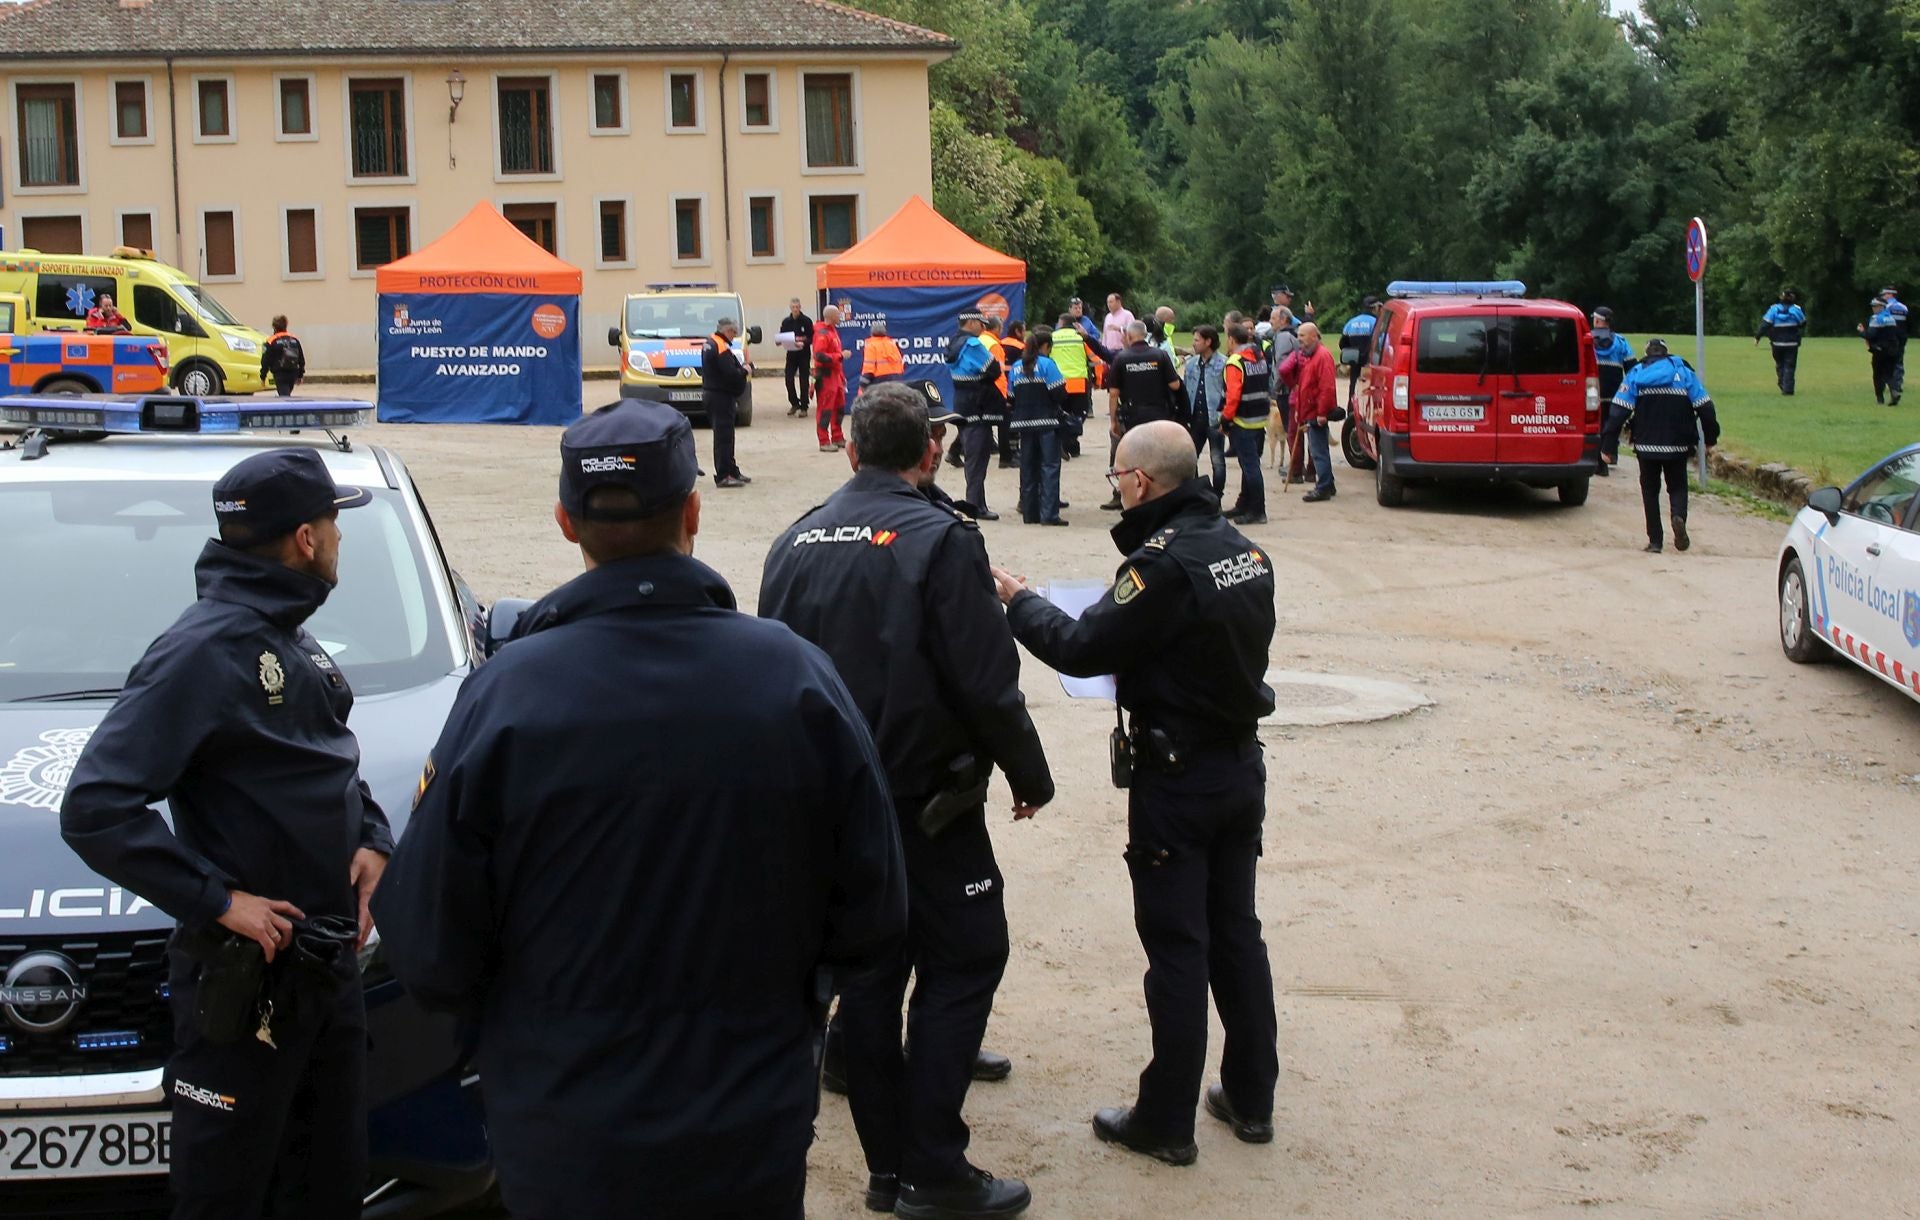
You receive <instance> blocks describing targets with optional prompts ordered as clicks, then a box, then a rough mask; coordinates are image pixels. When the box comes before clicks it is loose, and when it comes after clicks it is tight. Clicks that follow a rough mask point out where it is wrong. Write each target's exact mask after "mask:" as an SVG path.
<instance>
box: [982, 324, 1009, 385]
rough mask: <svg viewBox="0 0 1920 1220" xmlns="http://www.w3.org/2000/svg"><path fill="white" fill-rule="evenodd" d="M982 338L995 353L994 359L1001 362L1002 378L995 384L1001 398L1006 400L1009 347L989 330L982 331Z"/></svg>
mask: <svg viewBox="0 0 1920 1220" xmlns="http://www.w3.org/2000/svg"><path fill="white" fill-rule="evenodd" d="M980 338H981V339H982V340H984V341H985V342H986V345H987V347H988V349H989V350H991V351H992V352H993V358H994V359H995V360H998V361H999V362H1000V376H999V378H998V379H996V380H995V381H994V383H993V384H994V385H995V386H997V387H999V390H1000V397H1001V398H1005V397H1006V396H1007V345H1006V344H1004V343H1002V342H1001V341H1000V336H999V335H996V334H994V333H993V332H992V331H989V330H983V331H981V332H980Z"/></svg>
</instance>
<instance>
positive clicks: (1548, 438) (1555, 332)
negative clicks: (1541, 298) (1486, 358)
mask: <svg viewBox="0 0 1920 1220" xmlns="http://www.w3.org/2000/svg"><path fill="white" fill-rule="evenodd" d="M1499 313H1500V314H1501V315H1502V316H1501V319H1500V341H1499V346H1500V348H1501V350H1500V351H1499V352H1497V353H1496V354H1495V364H1496V365H1497V366H1498V368H1499V370H1500V372H1499V376H1498V377H1497V378H1495V379H1494V381H1495V382H1497V388H1496V389H1495V392H1494V397H1493V419H1494V460H1495V461H1497V462H1498V463H1500V464H1501V465H1502V466H1552V465H1562V464H1565V465H1573V464H1576V463H1578V462H1579V461H1580V460H1581V453H1582V448H1583V446H1584V444H1585V442H1586V434H1587V432H1588V430H1589V424H1590V423H1591V425H1592V426H1594V427H1597V426H1598V424H1599V419H1598V416H1597V415H1596V416H1595V417H1594V419H1592V420H1591V421H1589V419H1588V418H1587V389H1586V379H1587V377H1588V376H1589V375H1591V371H1590V370H1588V369H1586V368H1584V367H1583V365H1582V356H1583V355H1584V354H1585V353H1586V352H1588V351H1590V350H1591V348H1592V345H1591V344H1589V343H1585V342H1583V338H1584V336H1583V334H1582V331H1583V329H1584V328H1583V327H1582V325H1581V322H1580V319H1579V318H1577V317H1574V316H1573V315H1571V314H1564V315H1563V314H1559V313H1550V314H1549V313H1539V312H1533V311H1530V310H1528V309H1526V308H1525V307H1508V308H1504V309H1501V310H1499Z"/></svg>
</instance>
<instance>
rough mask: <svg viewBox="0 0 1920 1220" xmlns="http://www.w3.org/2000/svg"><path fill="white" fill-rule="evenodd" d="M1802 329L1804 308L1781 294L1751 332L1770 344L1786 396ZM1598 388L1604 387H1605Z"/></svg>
mask: <svg viewBox="0 0 1920 1220" xmlns="http://www.w3.org/2000/svg"><path fill="white" fill-rule="evenodd" d="M1806 330H1807V311H1806V310H1804V309H1802V308H1800V307H1799V306H1798V305H1796V304H1794V303H1793V302H1792V301H1791V300H1789V299H1788V298H1787V297H1781V298H1780V299H1779V300H1778V301H1776V302H1774V303H1773V304H1772V305H1769V306H1767V312H1766V313H1765V314H1763V315H1762V316H1761V318H1760V329H1759V330H1757V331H1755V332H1754V335H1753V337H1754V338H1755V339H1765V340H1767V341H1768V342H1769V343H1771V344H1772V345H1773V379H1774V381H1775V382H1776V383H1777V384H1778V385H1779V387H1780V392H1781V393H1782V394H1784V395H1786V396H1787V397H1789V398H1791V397H1793V380H1794V373H1795V370H1796V369H1797V368H1798V366H1799V364H1800V340H1801V336H1803V335H1804V334H1805V333H1806ZM1601 389H1602V390H1603V391H1604V390H1605V389H1606V387H1605V386H1602V387H1601Z"/></svg>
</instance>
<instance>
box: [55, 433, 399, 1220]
mask: <svg viewBox="0 0 1920 1220" xmlns="http://www.w3.org/2000/svg"><path fill="white" fill-rule="evenodd" d="M370 498H371V497H370V494H369V493H368V492H367V491H365V490H362V489H359V488H351V487H336V486H335V485H334V482H333V478H332V476H331V475H329V474H328V473H327V467H326V463H325V461H324V460H322V458H321V457H320V455H319V454H318V453H316V452H314V451H313V450H311V449H278V450H273V451H271V452H267V453H259V454H255V455H254V456H252V457H250V458H247V459H246V460H245V461H242V462H240V463H239V464H238V465H236V466H235V467H234V468H233V469H232V470H230V471H228V472H227V473H226V474H225V475H224V476H222V477H221V479H220V480H219V482H217V483H215V484H214V488H213V507H214V515H215V519H216V520H217V521H218V522H219V528H220V537H219V539H218V540H217V541H209V542H208V543H207V545H206V547H205V549H204V550H202V551H201V553H200V559H199V561H198V563H196V564H195V566H194V576H195V579H196V582H197V583H198V586H199V599H198V600H197V601H195V602H194V603H193V605H191V606H189V607H187V609H186V610H185V612H183V613H182V614H181V615H180V617H179V619H178V620H177V621H175V623H174V624H173V626H171V627H169V628H168V629H167V630H166V632H165V633H163V634H162V635H161V636H160V638H159V639H157V640H155V641H154V642H153V644H152V645H151V646H149V647H148V649H147V652H146V655H145V656H143V657H141V659H140V661H139V663H138V664H136V665H135V666H134V667H133V671H132V672H131V673H129V674H128V675H127V682H126V686H125V688H124V689H123V690H122V691H121V693H120V698H119V699H118V700H117V701H116V702H115V703H114V705H113V708H112V710H111V711H109V712H108V713H107V715H106V718H105V719H104V720H103V721H101V723H100V727H99V728H98V729H97V730H96V731H95V732H94V735H93V737H92V739H91V740H90V741H89V742H88V743H87V746H86V749H85V750H84V751H83V752H82V753H81V756H80V758H79V760H78V761H77V762H76V763H75V764H74V769H73V776H72V780H71V782H70V783H69V785H68V787H67V795H66V801H65V804H64V805H63V806H62V808H61V811H60V831H61V834H62V836H63V837H64V838H65V839H66V841H67V843H68V844H69V845H70V846H72V848H73V849H74V851H76V852H78V853H79V855H80V858H81V859H83V860H85V861H86V862H87V864H88V866H89V867H91V868H92V869H93V870H94V871H96V872H98V873H100V874H101V875H102V876H104V877H106V878H108V879H109V880H111V881H113V882H114V883H115V884H117V885H120V886H124V887H125V888H126V889H128V890H130V891H132V892H134V893H137V894H139V895H141V896H142V897H143V898H146V899H147V900H148V901H150V902H152V903H153V904H154V905H155V906H157V907H159V908H160V909H161V910H163V911H165V912H166V913H167V914H169V915H171V916H173V917H174V919H176V920H178V921H179V928H178V930H177V932H176V933H175V936H174V941H173V945H172V947H171V949H170V950H169V954H168V957H169V972H168V979H169V988H170V990H169V995H170V999H171V1004H172V1008H173V1018H174V1053H173V1056H172V1058H171V1059H170V1060H169V1061H168V1064H167V1088H168V1091H169V1093H170V1094H171V1096H170V1099H169V1100H170V1101H171V1102H172V1103H173V1149H172V1187H173V1193H174V1200H175V1202H174V1212H173V1214H174V1216H175V1217H208V1218H213V1217H218V1218H219V1220H231V1218H232V1217H246V1216H300V1217H315V1218H323V1220H324V1218H332V1220H340V1218H345V1217H352V1216H358V1215H359V1214H360V1200H361V1194H362V1191H363V1189H364V1187H365V1185H366V1171H367V1145H366V1139H367V1126H366V1050H367V1032H366V1012H365V1010H364V1008H363V1005H362V999H361V990H360V984H359V971H358V966H357V963H356V961H355V958H354V953H355V950H357V949H358V948H359V947H360V946H361V945H363V944H364V943H365V940H366V936H367V932H368V930H369V929H370V927H371V926H372V925H371V923H370V922H369V919H368V915H367V900H368V898H369V896H370V895H371V894H372V892H373V889H374V887H375V886H376V885H377V884H378V883H379V881H380V877H381V873H382V872H383V871H384V869H385V868H386V862H387V856H388V854H389V853H391V852H392V850H393V840H392V836H391V834H390V833H389V831H388V828H387V819H386V815H385V814H383V813H382V812H381V810H380V807H379V806H378V805H377V804H375V803H374V800H373V795H372V793H370V792H369V791H368V789H367V785H366V783H365V782H364V781H363V780H361V778H360V747H359V743H358V742H356V741H355V740H354V736H353V734H352V733H351V732H350V731H348V729H347V713H348V712H349V711H350V710H351V709H352V707H353V692H352V691H351V690H349V689H348V687H347V682H346V679H345V678H344V677H343V676H342V675H341V673H340V669H339V667H338V666H336V665H335V664H334V662H333V659H332V658H331V657H330V656H328V655H327V651H326V649H324V648H322V647H321V646H320V643H319V641H317V640H315V639H314V638H313V636H311V635H309V634H308V633H307V631H306V629H305V628H304V627H303V626H302V624H303V623H305V622H306V620H307V619H308V618H309V617H310V616H311V615H312V614H313V613H314V611H316V610H318V609H319V608H320V606H321V604H322V603H324V602H325V601H326V600H327V595H328V594H330V593H331V592H332V591H333V587H334V584H335V582H336V581H337V580H338V578H339V558H340V527H339V524H338V522H337V521H336V519H335V518H336V517H337V516H338V515H339V511H340V510H341V509H343V508H354V507H357V506H359V505H362V504H365V503H367V502H368V500H369V499H370ZM162 799H164V800H166V801H167V802H168V804H169V806H170V807H171V809H172V812H173V826H172V829H169V828H168V824H167V820H166V819H165V818H164V817H163V816H162V815H161V814H160V813H159V811H158V810H156V809H154V808H153V807H152V806H153V803H154V802H155V801H159V800H162Z"/></svg>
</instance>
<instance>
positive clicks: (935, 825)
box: [760, 383, 1053, 1220]
mask: <svg viewBox="0 0 1920 1220" xmlns="http://www.w3.org/2000/svg"><path fill="white" fill-rule="evenodd" d="M851 436H852V445H851V447H850V448H849V450H848V456H849V458H850V459H851V460H852V462H853V464H854V467H855V474H854V476H853V478H852V479H851V480H849V481H848V482H847V483H846V484H845V485H844V486H843V487H841V488H840V490H839V491H837V492H835V493H834V494H833V496H832V497H831V498H830V499H828V501H827V502H826V503H825V504H823V505H821V506H820V507H819V508H817V509H814V510H813V511H812V512H810V513H808V514H807V515H806V516H804V517H802V518H801V519H800V520H799V521H798V522H796V523H794V525H793V526H791V527H790V528H789V529H788V530H787V531H786V533H784V534H783V535H781V537H780V538H779V539H778V540H777V541H776V542H775V543H774V544H773V549H772V551H771V553H770V554H769V555H768V556H767V565H766V572H765V576H764V578H763V580H762V582H761V588H760V613H761V615H762V616H764V617H768V618H776V619H779V620H780V621H782V622H784V623H786V624H788V625H789V626H791V627H793V629H794V630H796V631H798V632H799V633H800V634H801V635H802V636H804V637H806V638H807V639H809V640H812V641H813V642H814V643H816V644H818V645H820V646H821V647H822V648H824V649H825V650H826V652H827V654H828V655H829V656H831V657H832V658H833V661H834V664H835V665H836V666H837V667H838V668H839V670H840V673H841V675H842V676H843V677H844V678H845V679H846V681H847V686H848V688H849V689H851V690H852V692H853V697H854V700H855V701H856V702H857V703H858V704H859V707H860V710H861V711H862V712H863V713H864V714H865V715H866V717H867V721H868V723H869V724H871V725H872V726H873V730H874V738H875V740H876V741H877V742H878V744H879V748H880V756H881V758H882V759H883V760H884V761H885V763H886V769H887V780H888V783H889V785H890V786H891V788H892V790H893V795H894V803H895V805H896V807H897V808H898V810H899V814H900V835H901V841H902V847H903V849H904V852H905V856H906V862H907V882H908V905H909V909H910V915H911V919H910V929H909V932H908V938H907V943H906V945H905V946H904V948H903V950H902V951H901V952H900V953H898V954H897V955H896V956H895V957H894V959H893V960H891V961H889V962H887V963H885V964H884V965H883V966H881V967H880V968H879V969H877V970H875V971H873V972H871V973H868V974H866V975H863V976H858V977H843V978H842V980H841V1000H840V1006H841V1015H842V1017H843V1018H844V1021H845V1027H846V1074H847V1084H848V1086H849V1096H850V1099H851V1102H852V1108H853V1119H854V1125H855V1127H856V1128H857V1129H858V1130H859V1133H860V1142H861V1146H862V1147H863V1148H864V1150H865V1152H866V1157H867V1168H868V1172H869V1174H870V1178H869V1183H868V1192H867V1204H868V1206H869V1207H871V1208H873V1209H875V1210H878V1211H888V1210H892V1211H894V1212H895V1213H896V1214H897V1215H901V1216H905V1217H910V1218H912V1217H918V1218H920V1220H937V1218H940V1217H964V1216H1011V1215H1015V1214H1017V1213H1019V1212H1020V1211H1022V1210H1024V1209H1025V1207H1026V1205H1027V1202H1028V1199H1029V1195H1028V1191H1027V1187H1026V1185H1025V1184H1024V1183H1022V1182H1018V1181H1012V1180H1000V1179H996V1178H994V1177H993V1176H992V1175H990V1174H987V1173H986V1172H984V1171H982V1170H979V1169H975V1168H974V1167H973V1166H972V1165H971V1164H970V1163H969V1162H968V1160H967V1156H966V1151H967V1142H968V1130H967V1124H966V1122H965V1121H964V1120H963V1119H962V1118H961V1115H960V1111H961V1107H962V1105H963V1103H964V1102H965V1100H966V1095H967V1087H968V1083H969V1081H970V1078H971V1076H972V1073H973V1071H974V1067H975V1062H976V1056H977V1054H978V1052H979V1050H980V1040H981V1036H982V1034H983V1033H984V1032H985V1030H986V1025H987V1017H988V1014H989V1012H990V1011H991V1010H992V1007H993V993H994V991H995V989H996V988H997V987H998V986H999V983H1000V977H1001V974H1002V973H1003V972H1004V970H1005V968H1006V962H1007V955H1008V938H1007V916H1006V906H1005V894H1004V891H1005V884H1004V881H1003V879H1002V876H1001V873H1000V866H999V864H998V863H997V862H996V861H995V859H994V852H993V841H992V839H991V837H990V836H989V835H988V832H987V810H986V798H987V780H988V777H989V775H990V774H991V772H992V770H993V768H994V767H995V766H999V767H1001V768H1002V769H1004V770H1005V771H1006V773H1007V782H1008V785H1009V786H1010V787H1011V788H1012V790H1013V799H1014V801H1015V806H1014V817H1015V818H1016V819H1021V818H1027V817H1031V816H1032V815H1033V814H1034V813H1035V812H1036V811H1037V810H1038V809H1039V808H1040V806H1042V805H1045V804H1046V803H1047V802H1048V801H1049V800H1051V799H1052V798H1053V777H1052V775H1051V773H1050V772H1049V770H1048V768H1047V761H1046V756H1045V754H1044V753H1043V751H1042V748H1041V744H1040V737H1039V734H1038V732H1037V731H1036V730H1035V729H1034V726H1033V721H1032V719H1031V718H1030V717H1029V716H1028V714H1027V710H1026V703H1025V701H1024V700H1023V699H1022V697H1021V695H1020V688H1019V676H1020V661H1019V654H1018V652H1017V650H1016V649H1015V648H1014V646H1013V636H1012V635H1011V634H1010V633H1009V632H1008V630H1007V625H1006V620H1005V616H1003V615H1002V614H1001V613H1000V612H999V607H998V606H997V605H996V604H995V602H994V595H993V580H992V577H991V576H990V575H989V571H988V567H987V555H986V548H985V546H984V545H983V544H982V542H981V539H980V533H979V530H978V529H977V528H975V527H974V525H973V524H972V523H971V521H969V520H968V519H967V518H966V517H965V516H963V515H962V514H960V513H957V512H955V511H953V510H952V509H949V508H945V507H942V506H939V505H936V504H934V503H932V502H931V501H930V500H929V499H928V498H927V496H926V495H925V494H924V493H923V491H922V490H921V488H922V484H923V483H924V482H925V481H926V480H927V477H928V476H929V475H930V474H931V472H932V470H933V468H934V466H935V464H936V463H938V462H939V460H940V449H939V446H938V445H937V444H936V443H935V442H934V441H933V439H932V437H931V435H930V428H929V425H928V422H927V410H926V407H925V405H924V403H923V401H922V399H921V398H920V397H919V396H918V395H917V394H915V393H914V391H913V390H912V389H911V388H909V387H908V386H906V385H904V384H900V383H894V384H882V385H877V386H875V387H873V388H872V389H871V390H869V391H868V392H867V393H866V394H865V395H864V396H863V397H862V399H861V404H860V409H859V410H858V411H856V412H855V413H854V417H853V424H852V431H851ZM909 974H912V975H914V976H915V982H914V989H913V996H912V999H911V1001H910V1002H909V1003H908V1009H907V1030H906V1040H907V1043H909V1044H910V1045H911V1047H912V1052H911V1054H908V1053H907V1051H906V1048H905V1047H904V1046H903V1045H902V1042H901V1030H900V1005H901V1002H902V1000H903V999H904V998H905V997H906V991H907V981H908V976H909Z"/></svg>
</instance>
